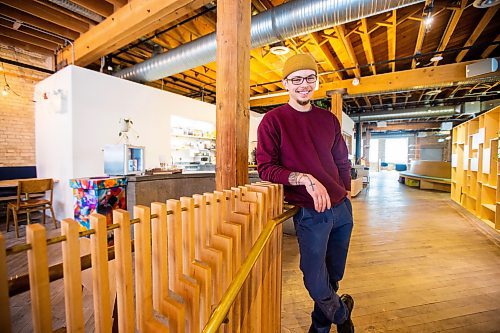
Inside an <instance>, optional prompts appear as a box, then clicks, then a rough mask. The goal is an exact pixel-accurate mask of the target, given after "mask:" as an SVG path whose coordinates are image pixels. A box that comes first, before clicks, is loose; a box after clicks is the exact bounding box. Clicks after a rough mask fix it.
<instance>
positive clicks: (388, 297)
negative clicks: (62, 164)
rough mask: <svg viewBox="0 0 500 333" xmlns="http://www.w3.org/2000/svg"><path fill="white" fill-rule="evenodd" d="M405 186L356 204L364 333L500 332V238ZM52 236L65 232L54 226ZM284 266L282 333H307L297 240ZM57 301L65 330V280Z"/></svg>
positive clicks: (22, 302)
mask: <svg viewBox="0 0 500 333" xmlns="http://www.w3.org/2000/svg"><path fill="white" fill-rule="evenodd" d="M397 178H398V175H397V173H396V172H386V171H384V172H381V173H378V174H375V175H373V176H372V178H371V183H370V185H369V187H368V188H366V189H364V190H363V191H362V192H361V193H360V194H359V195H358V196H357V197H356V198H355V199H354V200H353V207H354V217H355V227H354V232H353V237H352V241H351V247H350V253H349V257H348V265H347V270H346V275H345V278H344V280H343V281H342V282H341V287H340V288H341V289H340V292H341V293H349V294H351V295H352V296H353V297H354V300H355V302H356V303H355V309H354V312H353V319H354V323H355V325H356V332H357V333H363V332H366V333H379V332H418V333H422V332H424V333H427V332H471V333H476V332H500V233H498V232H496V231H493V230H491V229H489V228H488V227H485V226H484V225H483V224H482V223H481V222H480V223H479V224H478V223H477V221H476V220H475V219H474V218H472V217H470V214H467V213H465V212H464V211H463V209H461V208H459V207H458V206H457V205H456V204H453V203H452V202H451V200H450V199H449V193H442V192H433V191H422V190H418V189H413V188H409V187H406V186H404V185H401V184H399V183H398V182H397ZM0 227H1V228H2V231H3V230H5V229H4V227H5V224H2V225H0ZM48 230H49V234H50V236H56V235H59V233H60V229H57V230H54V229H53V226H52V225H51V224H50V223H49V224H48ZM21 236H22V238H24V227H22V228H21ZM6 237H7V243H8V244H7V245H8V246H11V245H13V244H14V243H19V242H20V241H19V240H16V239H15V236H14V234H13V231H11V232H9V233H8V234H7V236H6ZM49 251H50V255H49V262H50V263H57V262H59V261H60V247H59V246H50V247H49ZM25 258H26V257H25V255H15V256H11V257H9V273H10V274H11V275H15V274H21V273H24V272H26V260H25ZM283 258H284V262H283V314H282V327H283V328H282V332H307V329H308V327H309V325H310V311H311V309H312V302H311V300H310V299H309V296H308V294H307V292H306V290H305V289H304V286H303V283H302V273H301V272H300V270H299V268H298V259H299V258H298V247H297V241H296V239H295V237H292V236H285V237H284V256H283ZM51 294H52V307H53V313H54V314H55V317H54V318H53V327H54V329H56V328H59V327H61V326H63V325H64V300H63V298H64V297H63V294H62V281H61V280H60V281H56V282H54V283H51ZM83 295H84V304H85V305H84V307H85V310H84V317H85V318H86V320H87V323H86V324H87V325H86V326H87V328H88V327H91V326H92V325H91V324H92V322H93V318H92V317H93V316H92V309H91V307H92V299H91V295H90V293H89V292H88V291H87V290H85V289H84V291H83ZM11 315H12V319H13V323H14V325H15V327H14V332H31V313H30V300H29V293H24V294H21V295H18V296H16V297H13V298H12V299H11ZM0 331H1V330H0ZM332 332H336V330H335V328H333V329H332ZM266 333H267V332H266Z"/></svg>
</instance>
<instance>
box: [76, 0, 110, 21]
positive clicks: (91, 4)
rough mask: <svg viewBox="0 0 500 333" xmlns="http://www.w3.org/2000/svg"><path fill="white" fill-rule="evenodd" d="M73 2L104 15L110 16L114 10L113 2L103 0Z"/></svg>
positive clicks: (78, 0)
mask: <svg viewBox="0 0 500 333" xmlns="http://www.w3.org/2000/svg"><path fill="white" fill-rule="evenodd" d="M71 2H74V3H76V4H77V5H80V6H82V7H83V8H86V9H88V10H90V11H92V12H94V13H97V14H99V15H101V16H104V17H108V16H109V15H111V14H113V11H114V10H113V9H114V8H113V5H112V4H110V3H108V2H106V1H102V0H71Z"/></svg>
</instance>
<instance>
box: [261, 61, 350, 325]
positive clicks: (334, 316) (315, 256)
mask: <svg viewBox="0 0 500 333" xmlns="http://www.w3.org/2000/svg"><path fill="white" fill-rule="evenodd" d="M282 77H283V81H282V82H283V85H284V87H285V89H286V90H288V92H289V101H288V103H287V104H285V105H282V106H280V107H277V108H275V109H273V110H271V111H269V112H267V113H266V115H265V116H264V117H263V119H262V121H261V123H260V125H259V128H258V131H257V140H258V141H257V153H256V156H257V165H258V171H259V176H260V178H261V179H263V180H267V181H270V182H273V183H280V184H284V185H285V187H284V188H285V200H286V201H288V202H289V203H291V204H294V205H297V206H299V207H300V210H299V212H298V213H297V214H296V215H295V216H294V218H293V221H294V224H295V231H296V233H297V239H298V242H299V249H300V269H301V271H302V273H303V275H304V284H305V287H306V289H307V290H308V292H309V295H310V296H311V298H312V299H313V300H314V310H313V312H312V314H311V317H312V324H311V327H310V329H309V332H318V333H323V332H330V327H331V325H332V323H333V324H336V325H337V331H338V332H339V333H352V332H354V325H353V323H352V320H351V312H352V308H353V307H354V301H353V299H352V297H351V296H349V295H347V294H344V295H342V296H340V297H339V296H338V295H337V290H338V288H339V284H338V282H339V281H340V280H341V279H342V277H343V275H344V270H345V264H346V259H347V250H348V248H349V241H350V238H351V231H352V227H353V220H352V206H351V202H350V200H349V197H350V189H351V177H350V170H351V163H350V162H349V160H348V150H347V147H346V144H345V142H344V139H343V138H342V131H341V128H340V123H339V121H338V120H337V118H336V117H335V116H334V115H333V114H332V113H331V112H329V111H327V110H324V109H321V108H318V107H316V106H313V105H312V104H311V98H312V95H313V92H314V88H315V85H316V81H317V80H318V67H317V65H316V63H315V61H314V59H313V58H312V57H311V56H310V55H307V54H297V55H294V56H292V57H290V58H289V59H288V60H287V61H286V63H285V66H284V68H283V76H282Z"/></svg>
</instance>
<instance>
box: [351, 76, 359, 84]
mask: <svg viewBox="0 0 500 333" xmlns="http://www.w3.org/2000/svg"><path fill="white" fill-rule="evenodd" d="M352 85H353V86H359V78H357V77H355V78H354V79H352Z"/></svg>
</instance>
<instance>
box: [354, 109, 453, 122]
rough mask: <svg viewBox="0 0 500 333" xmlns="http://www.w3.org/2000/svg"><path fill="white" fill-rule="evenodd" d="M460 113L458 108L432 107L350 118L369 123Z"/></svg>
mask: <svg viewBox="0 0 500 333" xmlns="http://www.w3.org/2000/svg"><path fill="white" fill-rule="evenodd" d="M458 113H460V105H458V106H434V107H427V108H414V109H401V110H393V111H381V112H370V113H369V114H359V115H351V116H350V118H351V119H352V120H353V121H354V122H355V123H359V122H362V123H363V122H370V121H381V120H399V119H411V118H435V117H446V116H452V115H455V114H458Z"/></svg>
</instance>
